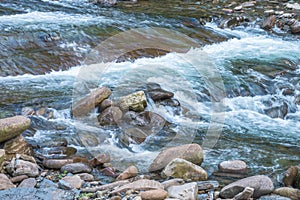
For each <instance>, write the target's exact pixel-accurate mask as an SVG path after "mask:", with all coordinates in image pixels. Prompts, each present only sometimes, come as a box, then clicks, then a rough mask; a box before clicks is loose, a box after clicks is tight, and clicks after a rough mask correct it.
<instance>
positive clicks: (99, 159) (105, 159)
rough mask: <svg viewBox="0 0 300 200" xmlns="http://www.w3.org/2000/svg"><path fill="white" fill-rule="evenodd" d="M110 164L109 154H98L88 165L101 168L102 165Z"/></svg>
mask: <svg viewBox="0 0 300 200" xmlns="http://www.w3.org/2000/svg"><path fill="white" fill-rule="evenodd" d="M109 162H110V156H109V154H99V155H97V156H96V157H95V158H93V159H91V160H89V164H90V165H91V166H93V167H96V166H101V165H103V164H104V163H109Z"/></svg>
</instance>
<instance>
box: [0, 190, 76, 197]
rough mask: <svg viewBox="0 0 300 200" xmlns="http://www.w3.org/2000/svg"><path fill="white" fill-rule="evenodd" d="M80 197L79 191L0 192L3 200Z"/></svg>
mask: <svg viewBox="0 0 300 200" xmlns="http://www.w3.org/2000/svg"><path fill="white" fill-rule="evenodd" d="M78 196H79V191H78V190H69V191H66V190H60V189H53V188H42V189H36V188H12V189H9V190H2V191H0V199H1V200H12V199H22V200H39V199H45V197H46V199H47V200H48V199H49V200H58V199H63V200H74V199H76V198H77V197H78Z"/></svg>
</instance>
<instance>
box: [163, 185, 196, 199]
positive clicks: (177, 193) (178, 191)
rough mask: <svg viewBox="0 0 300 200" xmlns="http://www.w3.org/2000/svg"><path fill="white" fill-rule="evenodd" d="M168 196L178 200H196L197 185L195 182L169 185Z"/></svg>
mask: <svg viewBox="0 0 300 200" xmlns="http://www.w3.org/2000/svg"><path fill="white" fill-rule="evenodd" d="M168 193H169V197H171V198H176V199H180V200H186V199H189V200H197V199H198V198H197V195H198V186H197V183H195V182H192V183H187V184H184V185H179V186H171V187H169V188H168Z"/></svg>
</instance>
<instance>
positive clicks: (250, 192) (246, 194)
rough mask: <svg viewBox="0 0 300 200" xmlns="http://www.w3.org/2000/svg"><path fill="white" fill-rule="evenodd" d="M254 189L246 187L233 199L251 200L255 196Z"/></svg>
mask: <svg viewBox="0 0 300 200" xmlns="http://www.w3.org/2000/svg"><path fill="white" fill-rule="evenodd" d="M253 192H254V189H253V188H250V187H246V188H245V189H244V190H243V191H242V192H240V193H239V194H237V195H235V196H234V197H233V200H245V199H247V200H248V199H249V200H250V199H251V197H252V195H253Z"/></svg>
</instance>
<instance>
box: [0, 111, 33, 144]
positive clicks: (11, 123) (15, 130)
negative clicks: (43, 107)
mask: <svg viewBox="0 0 300 200" xmlns="http://www.w3.org/2000/svg"><path fill="white" fill-rule="evenodd" d="M29 126H30V119H29V118H27V117H24V116H14V117H9V118H4V119H0V142H4V141H6V140H9V139H11V138H14V137H16V136H18V135H20V134H21V133H22V132H23V131H25V130H26V129H27V128H28V127H29Z"/></svg>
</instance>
